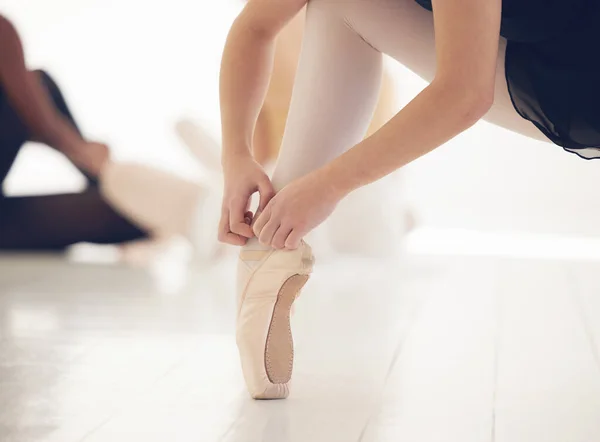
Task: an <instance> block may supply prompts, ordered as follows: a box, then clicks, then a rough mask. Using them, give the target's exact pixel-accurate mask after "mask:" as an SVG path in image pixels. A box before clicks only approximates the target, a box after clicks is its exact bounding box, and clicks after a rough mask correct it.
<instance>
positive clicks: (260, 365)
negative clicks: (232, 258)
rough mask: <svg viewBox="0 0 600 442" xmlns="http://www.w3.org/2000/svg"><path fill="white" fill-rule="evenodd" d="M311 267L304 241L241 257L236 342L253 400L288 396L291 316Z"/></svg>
mask: <svg viewBox="0 0 600 442" xmlns="http://www.w3.org/2000/svg"><path fill="white" fill-rule="evenodd" d="M313 262H314V258H313V254H312V250H311V248H310V246H309V245H308V244H306V243H304V242H302V244H301V245H300V247H299V248H298V249H296V250H273V249H270V250H247V249H243V250H242V251H241V253H240V257H239V261H238V275H237V277H238V280H237V284H238V315H237V324H236V341H237V345H238V350H239V353H240V359H241V363H242V371H243V373H244V379H245V381H246V386H247V388H248V392H249V393H250V395H251V396H252V398H253V399H284V398H286V397H287V396H288V395H289V391H290V381H291V377H292V370H293V362H294V344H293V338H292V332H291V326H290V311H291V309H292V305H293V303H294V301H295V300H296V298H297V297H298V295H299V292H300V290H301V289H302V287H303V286H304V284H305V283H306V282H307V281H308V278H309V276H310V274H311V272H312V267H313Z"/></svg>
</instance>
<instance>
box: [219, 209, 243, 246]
mask: <svg viewBox="0 0 600 442" xmlns="http://www.w3.org/2000/svg"><path fill="white" fill-rule="evenodd" d="M218 239H219V241H220V242H222V243H225V244H231V245H233V246H243V245H244V244H246V241H247V239H246V238H244V237H242V236H240V235H236V234H235V233H231V232H230V231H229V211H227V210H226V209H224V210H223V211H222V212H221V220H220V221H219V229H218Z"/></svg>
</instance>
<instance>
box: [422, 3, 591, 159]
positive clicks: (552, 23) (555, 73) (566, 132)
mask: <svg viewBox="0 0 600 442" xmlns="http://www.w3.org/2000/svg"><path fill="white" fill-rule="evenodd" d="M416 1H417V3H419V4H420V5H421V6H423V7H425V8H427V9H429V10H431V9H432V8H431V0H416ZM500 33H501V35H502V36H503V37H505V38H506V39H507V47H506V60H505V64H506V81H507V85H508V90H509V93H510V96H511V99H512V102H513V105H514V107H515V110H516V111H517V112H518V114H519V115H521V116H522V117H523V118H525V119H527V120H529V121H531V122H532V123H533V124H534V125H535V126H536V127H537V128H538V129H539V130H540V131H542V132H543V133H544V135H546V137H548V139H549V140H551V141H552V142H554V143H555V144H557V145H559V146H562V147H563V148H565V149H566V150H567V151H569V152H574V153H577V154H578V155H579V156H581V157H583V158H586V159H590V158H600V1H599V0H504V1H503V2H502V26H501V32H500Z"/></svg>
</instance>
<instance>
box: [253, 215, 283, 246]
mask: <svg viewBox="0 0 600 442" xmlns="http://www.w3.org/2000/svg"><path fill="white" fill-rule="evenodd" d="M277 229H279V221H277V220H275V219H270V220H269V222H268V223H267V224H265V226H264V227H263V228H262V230H261V231H260V236H259V237H258V240H259V241H260V243H261V244H262V245H265V246H270V245H271V241H273V236H274V235H275V232H277Z"/></svg>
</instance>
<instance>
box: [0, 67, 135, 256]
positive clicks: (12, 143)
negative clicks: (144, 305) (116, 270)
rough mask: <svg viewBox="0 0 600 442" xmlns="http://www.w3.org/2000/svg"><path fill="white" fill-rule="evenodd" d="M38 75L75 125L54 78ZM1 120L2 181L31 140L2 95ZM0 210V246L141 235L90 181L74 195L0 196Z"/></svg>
mask: <svg viewBox="0 0 600 442" xmlns="http://www.w3.org/2000/svg"><path fill="white" fill-rule="evenodd" d="M38 75H39V76H40V79H41V81H42V82H43V83H44V85H45V86H46V87H47V88H48V91H49V93H50V95H51V96H52V98H53V101H54V103H55V105H56V107H57V109H59V110H60V112H61V113H63V115H64V116H66V117H67V118H68V119H69V120H70V121H71V122H72V124H73V126H74V127H77V126H76V123H75V121H74V119H73V117H72V115H71V113H70V111H69V109H68V107H67V104H66V102H65V100H64V98H63V96H62V94H61V93H60V90H59V89H58V86H56V83H54V81H52V79H51V78H50V76H49V75H48V74H46V73H45V72H42V71H39V72H38ZM0 122H1V125H0V182H2V181H4V179H5V178H6V176H7V175H8V172H9V171H10V169H11V167H12V164H13V163H14V160H15V158H16V156H17V154H18V152H19V150H20V148H21V147H22V145H23V144H24V143H25V142H27V141H32V136H31V134H30V133H29V131H28V130H27V128H26V127H25V125H24V124H23V123H22V121H21V119H20V118H19V116H18V115H17V114H16V113H15V112H14V110H13V109H12V107H11V106H10V104H9V103H8V102H7V101H6V100H2V101H1V102H0ZM90 181H91V183H92V184H93V183H94V182H93V181H92V180H91V179H90ZM0 214H1V216H0V250H62V249H64V248H66V247H68V246H70V245H73V244H75V243H78V242H95V243H101V244H107V243H120V242H125V241H131V240H135V239H140V238H143V237H144V236H145V233H144V232H142V231H141V230H140V229H139V228H138V227H136V226H135V225H133V224H131V223H130V222H129V221H127V220H126V219H125V218H123V217H122V216H121V215H119V214H118V213H117V212H116V211H115V210H114V209H113V208H112V207H111V206H110V205H109V204H108V203H107V202H106V201H105V200H104V199H103V197H102V195H101V194H100V192H99V190H98V189H97V188H96V187H95V186H93V185H92V186H91V187H89V188H88V189H87V190H85V191H84V192H82V193H78V194H64V195H44V196H33V197H4V196H0Z"/></svg>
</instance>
